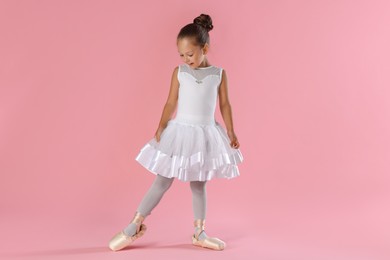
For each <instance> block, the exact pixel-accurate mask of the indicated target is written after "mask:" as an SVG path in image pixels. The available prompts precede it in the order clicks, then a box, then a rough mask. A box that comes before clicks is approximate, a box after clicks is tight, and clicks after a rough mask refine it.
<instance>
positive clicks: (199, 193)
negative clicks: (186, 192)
mask: <svg viewBox="0 0 390 260" xmlns="http://www.w3.org/2000/svg"><path fill="white" fill-rule="evenodd" d="M173 181H174V178H167V177H164V176H161V175H159V174H157V175H156V178H155V179H154V181H153V183H152V185H151V187H150V188H149V190H148V192H147V193H146V194H145V196H144V197H143V199H142V201H141V203H140V204H139V206H138V208H137V211H138V212H139V213H140V214H141V215H142V216H144V217H145V218H146V217H147V216H148V215H150V214H151V213H152V210H153V209H154V208H155V207H156V206H157V205H158V203H159V202H160V200H161V198H162V197H163V196H164V194H165V192H166V191H167V190H168V189H169V188H170V187H171V185H172V183H173ZM206 183H207V181H191V182H190V187H191V191H192V207H193V211H194V219H204V218H206V197H207V194H206ZM191 223H192V222H191ZM123 231H124V232H125V234H126V235H128V236H131V235H134V234H135V232H136V224H134V223H130V224H129V225H128V226H127V227H126V228H125V229H124V230H123ZM205 236H206V233H205V232H202V233H201V236H199V238H200V239H202V237H203V238H204V237H205Z"/></svg>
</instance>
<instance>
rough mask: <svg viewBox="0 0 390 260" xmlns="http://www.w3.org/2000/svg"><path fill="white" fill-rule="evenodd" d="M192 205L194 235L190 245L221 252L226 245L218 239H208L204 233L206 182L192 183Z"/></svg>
mask: <svg viewBox="0 0 390 260" xmlns="http://www.w3.org/2000/svg"><path fill="white" fill-rule="evenodd" d="M190 185H191V190H192V205H193V209H194V218H195V220H194V227H195V234H194V235H193V236H192V243H193V244H194V245H196V246H201V247H206V248H210V249H214V250H223V249H224V248H225V247H226V243H225V242H224V241H222V240H220V239H219V238H216V237H209V236H207V234H206V232H205V231H204V226H205V221H206V220H205V218H206V206H207V205H206V197H207V194H206V181H192V182H191V183H190Z"/></svg>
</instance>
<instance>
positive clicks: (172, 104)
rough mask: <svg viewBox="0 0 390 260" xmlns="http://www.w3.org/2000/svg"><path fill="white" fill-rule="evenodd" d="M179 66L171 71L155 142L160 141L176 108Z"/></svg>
mask: <svg viewBox="0 0 390 260" xmlns="http://www.w3.org/2000/svg"><path fill="white" fill-rule="evenodd" d="M178 69H179V67H178V66H177V67H176V68H175V69H174V70H173V73H172V78H171V87H170V90H169V94H168V98H167V101H166V103H165V105H164V109H163V112H162V115H161V120H160V123H159V125H158V128H157V130H156V133H155V138H156V140H157V142H160V135H161V133H162V132H163V131H164V129H165V128H166V127H167V124H168V121H169V120H170V119H171V117H172V114H173V112H174V111H175V109H176V105H177V100H178V97H179V85H180V83H179V80H178V79H177V73H178Z"/></svg>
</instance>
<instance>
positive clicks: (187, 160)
mask: <svg viewBox="0 0 390 260" xmlns="http://www.w3.org/2000/svg"><path fill="white" fill-rule="evenodd" d="M212 28H213V25H212V20H211V18H210V16H209V15H207V14H201V15H200V16H198V17H196V18H195V19H194V21H193V23H190V24H187V25H186V26H184V27H183V28H182V29H181V30H180V32H179V34H178V36H177V47H178V51H179V54H180V56H181V57H182V59H183V62H184V63H183V64H180V65H179V66H177V67H176V68H175V69H174V71H173V75H172V82H171V87H170V91H169V96H168V100H167V102H166V104H165V106H164V111H163V113H162V117H161V120H160V124H159V127H158V129H157V131H156V133H155V135H154V137H153V138H152V139H151V140H150V141H149V142H148V143H146V144H145V145H144V147H143V148H142V149H141V151H140V152H139V154H138V155H137V157H136V158H135V160H136V161H138V162H139V163H140V164H141V165H142V166H143V167H145V168H146V169H147V170H148V171H150V172H152V173H153V174H155V175H156V178H155V179H154V181H153V183H152V185H151V187H150V189H149V190H148V192H147V193H146V194H145V196H144V197H143V199H142V201H141V203H140V204H139V206H138V209H137V211H136V212H135V215H134V218H133V220H132V221H131V222H130V224H129V225H128V226H127V227H126V228H124V229H123V230H122V231H120V232H119V233H117V234H116V235H115V236H114V237H113V238H112V239H111V240H110V242H109V247H110V249H111V250H113V251H117V250H120V249H122V248H125V247H126V246H128V245H130V244H131V243H132V242H133V241H134V240H136V239H137V238H139V237H141V236H142V235H143V234H144V233H145V231H146V225H145V224H143V221H144V220H145V218H146V217H147V216H148V215H150V214H151V212H152V210H153V209H154V208H155V207H156V206H157V204H158V203H159V202H160V200H161V198H162V197H163V195H164V193H165V192H166V191H167V190H168V189H169V188H170V186H171V184H172V182H173V180H174V178H177V179H178V180H180V181H182V182H190V187H191V190H192V204H193V211H194V222H193V225H194V227H195V232H194V234H193V235H192V244H193V245H196V246H200V247H204V248H210V249H214V250H222V249H224V248H225V246H226V243H225V242H224V241H222V240H221V239H219V238H216V237H209V236H207V234H206V232H205V230H204V228H205V217H206V182H207V181H208V180H211V179H215V178H227V179H231V178H234V177H237V176H239V175H240V174H239V170H238V166H237V164H238V163H241V162H242V161H243V156H242V154H241V152H240V150H239V149H238V148H239V146H240V144H239V142H238V140H237V136H236V134H235V133H234V129H233V120H232V108H231V105H230V102H229V98H228V83H227V82H228V81H227V74H226V71H224V70H223V69H222V68H221V67H217V66H213V65H210V63H209V61H208V60H207V57H206V54H207V52H208V49H209V45H210V40H209V34H208V32H209V31H210V30H211V29H212ZM218 97H219V107H220V110H221V114H222V116H223V120H224V122H225V125H226V128H227V130H225V129H224V128H223V127H222V126H221V125H220V124H219V123H218V122H217V121H216V120H215V118H214V112H215V107H216V102H217V98H218ZM176 105H178V108H177V114H176V117H175V118H174V119H171V116H172V114H173V112H174V109H175V108H176Z"/></svg>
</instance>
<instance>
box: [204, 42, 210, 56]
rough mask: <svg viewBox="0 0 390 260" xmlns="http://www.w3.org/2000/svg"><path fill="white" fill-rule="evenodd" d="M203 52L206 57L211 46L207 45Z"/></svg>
mask: <svg viewBox="0 0 390 260" xmlns="http://www.w3.org/2000/svg"><path fill="white" fill-rule="evenodd" d="M202 50H203V55H206V54H207V52H208V51H209V45H208V44H207V43H206V44H205V45H204V47H203V49H202Z"/></svg>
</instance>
